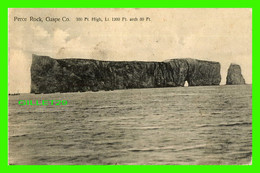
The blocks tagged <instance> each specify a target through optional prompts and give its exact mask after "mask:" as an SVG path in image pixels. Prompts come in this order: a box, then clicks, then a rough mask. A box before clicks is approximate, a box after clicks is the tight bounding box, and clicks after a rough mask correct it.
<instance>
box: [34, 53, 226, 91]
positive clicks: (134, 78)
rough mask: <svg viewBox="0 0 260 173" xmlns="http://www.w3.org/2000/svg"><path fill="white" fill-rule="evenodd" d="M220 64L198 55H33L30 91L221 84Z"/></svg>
mask: <svg viewBox="0 0 260 173" xmlns="http://www.w3.org/2000/svg"><path fill="white" fill-rule="evenodd" d="M220 80H221V77H220V64H219V63H218V62H210V61H201V60H196V59H172V60H168V61H165V62H141V61H128V62H127V61H98V60H90V59H53V58H50V57H47V56H37V55H33V60H32V65H31V93H54V92H78V91H80V92H84V91H98V90H114V89H128V88H155V87H178V86H184V83H185V81H187V82H188V84H189V86H204V85H219V83H220Z"/></svg>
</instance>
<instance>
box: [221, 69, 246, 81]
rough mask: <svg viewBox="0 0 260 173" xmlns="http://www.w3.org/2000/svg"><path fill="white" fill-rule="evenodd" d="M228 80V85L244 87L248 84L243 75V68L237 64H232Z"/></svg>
mask: <svg viewBox="0 0 260 173" xmlns="http://www.w3.org/2000/svg"><path fill="white" fill-rule="evenodd" d="M226 79H227V81H226V84H227V85H243V84H245V83H246V82H245V79H244V78H243V75H242V74H241V68H240V66H239V65H237V64H230V66H229V68H228V73H227V78H226Z"/></svg>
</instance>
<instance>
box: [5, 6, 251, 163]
mask: <svg viewBox="0 0 260 173" xmlns="http://www.w3.org/2000/svg"><path fill="white" fill-rule="evenodd" d="M8 164H9V165H251V164H252V9H251V8H9V10H8Z"/></svg>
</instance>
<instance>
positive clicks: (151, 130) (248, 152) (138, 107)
mask: <svg viewBox="0 0 260 173" xmlns="http://www.w3.org/2000/svg"><path fill="white" fill-rule="evenodd" d="M19 100H33V101H35V100H67V105H60V106H57V105H48V106H35V105H19V104H18V101H19ZM8 132H9V135H8V136H9V164H15V165H22V164H30V165H31V164H33V165H35V164H37V165H42V164H43V165H45V164H48V165H60V164H62V165H64V164H65V165H92V164H94V165H96V164H98V165H101V164H102V165H107V164H112V165H117V164H118V165H121V164H122V165H143V164H145V165H165V164H170V165H179V164H180V165H198V164H199V165H204V164H214V165H219V164H232V165H233V164H249V163H250V161H251V157H252V85H237V86H207V87H205V86H203V87H176V88H149V89H129V90H115V91H100V92H84V93H54V94H36V95H35V94H20V95H15V96H9V130H8Z"/></svg>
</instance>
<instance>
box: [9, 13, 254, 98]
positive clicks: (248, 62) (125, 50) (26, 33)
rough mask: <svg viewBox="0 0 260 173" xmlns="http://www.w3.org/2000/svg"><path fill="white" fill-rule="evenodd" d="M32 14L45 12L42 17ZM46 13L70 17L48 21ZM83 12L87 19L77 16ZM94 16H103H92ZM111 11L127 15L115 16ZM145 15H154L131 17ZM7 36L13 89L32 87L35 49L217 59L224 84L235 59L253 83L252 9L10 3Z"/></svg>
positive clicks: (89, 55)
mask: <svg viewBox="0 0 260 173" xmlns="http://www.w3.org/2000/svg"><path fill="white" fill-rule="evenodd" d="M30 17H33V18H38V17H41V18H42V22H37V21H30ZM47 17H50V18H60V19H61V18H62V17H64V19H69V21H64V22H62V21H61V22H53V21H46V18H47ZM79 17H81V18H83V21H76V18H79ZM85 17H87V18H88V19H89V21H84V19H85ZM93 17H98V18H99V17H100V18H102V19H103V22H96V21H91V19H92V18H93ZM105 17H106V18H109V19H110V20H109V21H104V18H105ZM112 17H119V18H120V19H122V18H126V19H127V20H128V21H111V20H112ZM141 17H144V18H145V19H148V18H149V19H150V20H147V21H129V20H130V18H138V19H139V18H141ZM15 18H16V20H15ZM17 18H27V21H18V20H17ZM8 36H9V48H8V49H9V57H8V66H9V73H8V74H9V77H8V78H9V93H14V92H20V93H28V92H30V84H31V78H30V66H31V60H32V54H37V55H46V56H51V57H52V58H58V59H60V58H86V59H97V60H111V61H117V60H124V61H133V60H138V61H164V60H167V59H174V58H195V59H201V60H209V61H217V62H220V64H221V77H222V80H221V84H225V82H226V74H227V69H228V67H229V65H230V64H231V63H236V64H239V65H240V66H241V69H242V74H243V76H244V78H245V80H246V83H249V84H251V83H252V9H246V8H237V9H232V8H225V9H213V8H212V9H205V8H203V9H192V8H189V9H184V8H178V9H174V8H171V9H170V8H168V9H104V8H103V9H39V8H38V9H9V35H8Z"/></svg>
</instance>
